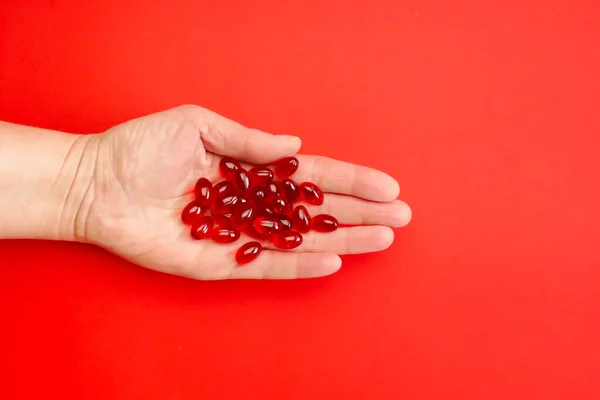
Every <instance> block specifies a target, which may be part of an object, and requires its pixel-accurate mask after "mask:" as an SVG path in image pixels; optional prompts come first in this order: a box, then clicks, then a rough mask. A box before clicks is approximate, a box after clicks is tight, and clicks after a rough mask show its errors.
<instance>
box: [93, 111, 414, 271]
mask: <svg viewBox="0 0 600 400" xmlns="http://www.w3.org/2000/svg"><path fill="white" fill-rule="evenodd" d="M300 144H301V143H300V140H299V139H298V138H294V137H290V136H284V135H272V134H269V133H265V132H261V131H257V130H254V129H248V128H246V127H244V126H242V125H240V124H237V123H235V122H233V121H230V120H228V119H226V118H224V117H222V116H220V115H218V114H215V113H213V112H211V111H208V110H206V109H203V108H200V107H196V106H182V107H178V108H174V109H171V110H167V111H164V112H161V113H157V114H153V115H149V116H146V117H143V118H138V119H135V120H131V121H128V122H126V123H124V124H121V125H118V126H115V127H114V128H112V129H110V130H108V131H107V132H105V133H104V134H101V135H98V136H97V140H96V142H95V146H97V147H95V151H96V154H97V155H96V157H97V158H96V162H95V170H94V173H93V179H92V183H91V185H90V190H89V192H90V194H89V196H88V197H89V200H88V206H87V207H86V209H87V212H86V213H85V222H84V224H83V226H84V235H85V239H86V240H88V241H90V242H92V243H95V244H98V245H100V246H103V247H105V248H107V249H108V250H110V251H112V252H114V253H116V254H118V255H120V256H122V257H124V258H126V259H128V260H130V261H132V262H134V263H136V264H139V265H142V266H145V267H147V268H151V269H154V270H158V271H162V272H167V273H172V274H177V275H183V276H187V277H191V278H196V279H224V278H302V277H317V276H324V275H328V274H331V273H333V272H335V271H337V270H338V269H339V268H340V266H341V260H340V258H339V256H338V254H349V253H363V252H371V251H378V250H383V249H385V248H387V247H388V246H389V245H390V244H391V243H392V241H393V231H392V230H391V229H390V228H389V226H391V227H400V226H404V225H406V224H407V223H408V221H409V220H410V209H409V208H408V206H407V205H406V204H404V203H402V202H400V201H398V200H395V199H396V197H397V196H398V191H399V189H398V184H397V183H396V181H394V180H393V179H392V178H391V177H390V176H388V175H386V174H384V173H382V172H379V171H376V170H373V169H370V168H366V167H359V166H356V165H352V164H348V163H344V162H341V161H336V160H332V159H328V158H325V157H320V156H302V155H299V156H297V157H298V159H299V160H300V167H299V169H298V171H297V172H296V174H294V176H293V178H294V179H295V180H297V181H299V182H302V181H312V182H314V183H316V184H317V185H319V186H320V187H321V188H322V189H323V191H324V192H325V193H326V194H325V202H324V204H323V205H322V206H319V207H307V208H308V209H309V211H310V213H311V214H312V215H315V214H316V213H322V212H326V213H331V214H333V215H335V216H336V217H337V218H338V219H339V221H340V223H342V224H349V225H366V226H353V227H347V228H341V229H338V230H337V231H335V232H333V233H327V234H320V233H313V232H311V233H308V234H306V235H305V236H304V243H303V244H302V245H301V246H300V247H298V248H296V249H295V250H294V251H291V252H282V251H277V250H274V248H273V247H272V246H269V244H268V243H265V247H266V248H267V249H268V250H265V251H263V253H262V254H261V255H260V256H259V257H258V258H257V259H256V260H255V261H253V262H251V263H249V264H247V265H244V266H237V265H236V263H235V259H234V255H235V251H236V250H237V248H238V247H239V246H240V245H241V244H242V243H244V242H245V241H249V240H254V239H250V238H249V237H245V236H244V235H243V234H242V238H241V239H240V240H239V241H237V242H235V243H232V244H217V243H214V242H212V241H210V240H200V241H197V240H194V239H192V238H191V237H190V234H189V227H187V226H185V225H183V224H182V222H181V219H180V213H181V210H182V209H183V207H184V206H185V205H186V204H187V203H189V202H190V201H191V200H192V198H193V193H192V189H193V186H194V183H195V181H196V180H197V179H198V178H199V177H201V176H204V177H207V178H209V179H210V180H212V181H215V180H217V179H218V165H219V161H220V159H221V155H223V156H231V157H234V158H237V159H240V160H243V161H245V162H248V163H253V164H264V163H268V162H272V161H274V160H277V159H279V158H282V157H285V156H289V155H295V154H296V153H297V152H298V150H299V148H300Z"/></svg>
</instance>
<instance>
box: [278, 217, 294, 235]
mask: <svg viewBox="0 0 600 400" xmlns="http://www.w3.org/2000/svg"><path fill="white" fill-rule="evenodd" d="M277 218H279V222H281V230H284V231H289V230H290V229H292V220H291V219H290V218H289V217H288V216H287V215H277Z"/></svg>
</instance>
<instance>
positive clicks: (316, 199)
mask: <svg viewBox="0 0 600 400" xmlns="http://www.w3.org/2000/svg"><path fill="white" fill-rule="evenodd" d="M300 198H301V199H302V200H304V201H305V202H307V203H308V204H312V205H313V206H320V205H321V204H323V198H324V196H323V191H322V190H321V189H320V188H319V187H318V186H317V185H315V184H314V183H312V182H304V183H302V184H301V185H300Z"/></svg>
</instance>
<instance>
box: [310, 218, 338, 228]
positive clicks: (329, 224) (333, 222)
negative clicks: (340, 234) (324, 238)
mask: <svg viewBox="0 0 600 400" xmlns="http://www.w3.org/2000/svg"><path fill="white" fill-rule="evenodd" d="M338 225H339V223H338V220H337V219H335V217H333V216H331V215H328V214H319V215H316V216H314V217H313V218H312V220H311V221H310V227H311V228H312V229H313V230H315V231H317V232H333V231H335V230H336V229H337V228H338Z"/></svg>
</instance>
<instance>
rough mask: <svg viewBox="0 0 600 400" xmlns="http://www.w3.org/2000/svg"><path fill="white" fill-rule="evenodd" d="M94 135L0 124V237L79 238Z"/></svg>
mask: <svg viewBox="0 0 600 400" xmlns="http://www.w3.org/2000/svg"><path fill="white" fill-rule="evenodd" d="M95 136H96V135H71V134H66V133H62V132H56V131H51V130H44V129H39V128H33V127H26V126H20V125H13V124H7V123H0V191H1V193H2V195H1V196H0V238H14V239H49V240H82V236H81V235H79V234H78V231H77V225H78V224H77V221H78V213H79V212H80V209H81V204H82V202H83V199H84V197H85V195H86V192H89V188H90V185H91V182H92V176H93V172H94V168H93V167H94V162H95V161H94V159H95V151H94V149H93V147H94V145H93V143H94V142H95V139H94V137H95Z"/></svg>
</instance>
